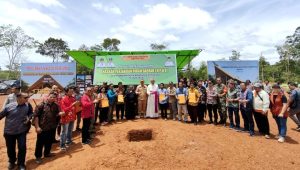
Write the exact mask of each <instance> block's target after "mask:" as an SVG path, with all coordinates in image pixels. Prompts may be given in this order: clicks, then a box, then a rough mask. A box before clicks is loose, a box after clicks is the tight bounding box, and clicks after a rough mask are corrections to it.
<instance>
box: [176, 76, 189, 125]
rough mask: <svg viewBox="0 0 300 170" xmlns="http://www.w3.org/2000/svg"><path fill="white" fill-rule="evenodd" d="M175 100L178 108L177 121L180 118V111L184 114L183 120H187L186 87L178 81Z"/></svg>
mask: <svg viewBox="0 0 300 170" xmlns="http://www.w3.org/2000/svg"><path fill="white" fill-rule="evenodd" d="M176 100H177V101H178V102H177V108H178V121H181V120H182V113H183V114H184V122H185V123H186V122H187V119H188V111H187V105H186V101H187V89H186V88H184V87H183V83H182V82H179V83H178V88H177V89H176Z"/></svg>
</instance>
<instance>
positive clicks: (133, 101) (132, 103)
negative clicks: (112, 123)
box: [125, 86, 137, 120]
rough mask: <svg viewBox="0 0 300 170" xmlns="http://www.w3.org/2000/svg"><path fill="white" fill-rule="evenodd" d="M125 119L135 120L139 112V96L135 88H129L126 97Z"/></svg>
mask: <svg viewBox="0 0 300 170" xmlns="http://www.w3.org/2000/svg"><path fill="white" fill-rule="evenodd" d="M125 105H126V109H125V117H126V119H127V120H130V119H135V115H136V110H137V95H136V93H135V91H134V88H133V86H129V89H128V92H127V93H126V95H125Z"/></svg>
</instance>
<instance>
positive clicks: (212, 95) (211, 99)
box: [206, 87, 217, 104]
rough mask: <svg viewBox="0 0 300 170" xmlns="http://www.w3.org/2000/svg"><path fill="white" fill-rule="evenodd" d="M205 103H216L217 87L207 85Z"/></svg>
mask: <svg viewBox="0 0 300 170" xmlns="http://www.w3.org/2000/svg"><path fill="white" fill-rule="evenodd" d="M206 94H207V100H206V101H207V104H217V89H216V88H215V87H212V88H210V87H208V88H207V89H206Z"/></svg>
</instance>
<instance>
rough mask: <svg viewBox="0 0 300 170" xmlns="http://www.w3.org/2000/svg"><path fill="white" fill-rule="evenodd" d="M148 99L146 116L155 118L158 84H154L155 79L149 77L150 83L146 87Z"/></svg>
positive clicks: (156, 115)
mask: <svg viewBox="0 0 300 170" xmlns="http://www.w3.org/2000/svg"><path fill="white" fill-rule="evenodd" d="M147 94H148V101H147V110H146V117H150V118H157V117H158V85H157V84H155V80H154V79H151V80H150V84H149V85H148V87H147Z"/></svg>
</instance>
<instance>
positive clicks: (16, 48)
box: [0, 25, 37, 77]
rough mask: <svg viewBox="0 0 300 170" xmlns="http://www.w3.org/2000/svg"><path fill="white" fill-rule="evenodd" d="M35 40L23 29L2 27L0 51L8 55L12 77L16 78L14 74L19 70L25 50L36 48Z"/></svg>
mask: <svg viewBox="0 0 300 170" xmlns="http://www.w3.org/2000/svg"><path fill="white" fill-rule="evenodd" d="M36 43H37V42H36V41H35V40H34V38H32V37H30V36H28V35H26V34H25V32H24V31H23V29H22V28H21V27H16V28H14V27H13V26H12V25H1V26H0V49H4V51H5V52H6V53H7V58H8V61H7V62H8V63H7V65H6V67H7V68H8V70H9V72H8V73H9V74H10V73H11V74H12V75H8V77H10V76H15V74H14V72H16V71H18V70H19V67H20V64H19V63H20V62H21V61H22V54H23V52H24V50H26V49H30V48H34V47H35V46H36Z"/></svg>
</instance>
